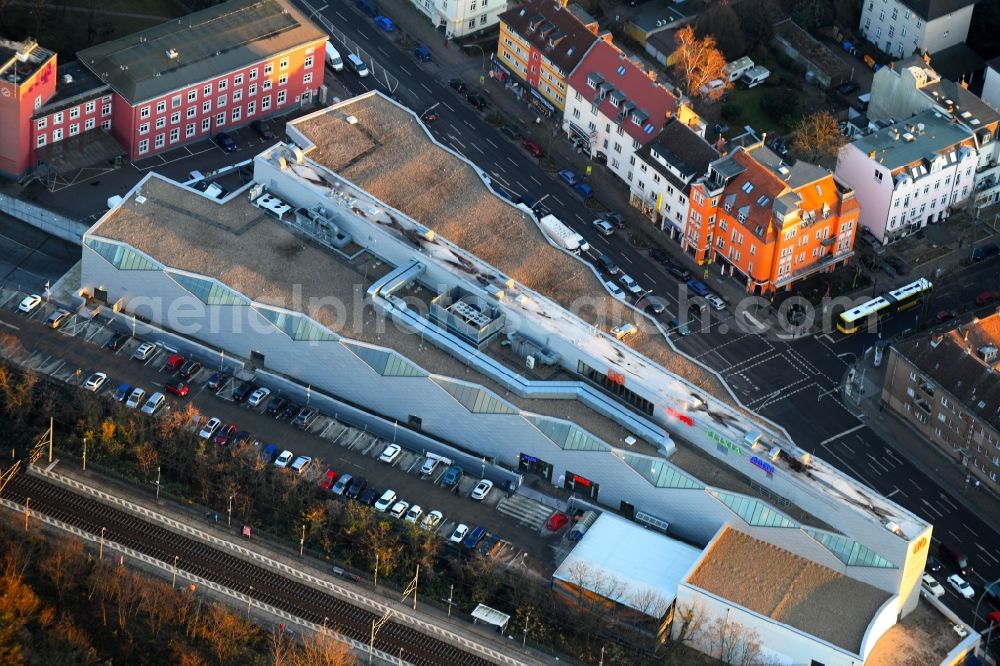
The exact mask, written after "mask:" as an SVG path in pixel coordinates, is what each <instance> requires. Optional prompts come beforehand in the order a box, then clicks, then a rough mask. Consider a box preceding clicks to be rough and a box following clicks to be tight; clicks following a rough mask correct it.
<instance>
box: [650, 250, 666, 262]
mask: <svg viewBox="0 0 1000 666" xmlns="http://www.w3.org/2000/svg"><path fill="white" fill-rule="evenodd" d="M649 258H650V259H652V260H653V261H655V262H656V263H658V264H663V265H667V264H669V263H670V253H669V252H667V251H666V250H664V249H663V248H662V247H654V248H652V249H651V250H650V251H649Z"/></svg>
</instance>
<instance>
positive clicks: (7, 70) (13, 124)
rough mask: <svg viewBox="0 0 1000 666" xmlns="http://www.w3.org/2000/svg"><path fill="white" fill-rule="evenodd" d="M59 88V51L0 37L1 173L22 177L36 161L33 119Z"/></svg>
mask: <svg viewBox="0 0 1000 666" xmlns="http://www.w3.org/2000/svg"><path fill="white" fill-rule="evenodd" d="M55 91H56V54H55V52H53V51H49V50H47V49H44V48H42V47H41V46H39V45H38V44H37V43H36V42H33V41H27V42H10V41H6V40H0V128H3V129H2V131H0V174H3V175H5V176H8V177H18V176H20V175H21V174H22V173H24V172H25V171H26V170H27V169H28V168H29V167H31V166H32V165H33V164H34V149H35V146H34V144H33V142H32V135H31V126H32V125H31V118H32V116H33V115H34V114H35V111H37V110H38V109H40V108H41V107H42V105H43V104H45V103H46V102H48V101H49V100H50V99H52V97H53V95H55Z"/></svg>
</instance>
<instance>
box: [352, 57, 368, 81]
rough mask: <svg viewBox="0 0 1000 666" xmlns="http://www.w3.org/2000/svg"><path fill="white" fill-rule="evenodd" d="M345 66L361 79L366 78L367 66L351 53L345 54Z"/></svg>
mask: <svg viewBox="0 0 1000 666" xmlns="http://www.w3.org/2000/svg"><path fill="white" fill-rule="evenodd" d="M347 66H348V67H350V68H351V70H352V71H353V72H354V73H355V74H357V75H358V76H360V77H361V78H365V77H366V76H368V65H366V64H365V63H364V61H363V60H362V59H361V58H359V57H358V56H356V55H354V54H353V53H348V54H347Z"/></svg>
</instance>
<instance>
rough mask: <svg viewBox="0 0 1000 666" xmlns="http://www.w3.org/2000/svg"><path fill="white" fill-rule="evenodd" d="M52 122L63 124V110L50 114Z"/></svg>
mask: <svg viewBox="0 0 1000 666" xmlns="http://www.w3.org/2000/svg"><path fill="white" fill-rule="evenodd" d="M147 110H148V109H147ZM146 115H149V114H146ZM52 124H53V125H62V124H63V112H62V111H60V112H59V113H57V114H56V115H54V116H52Z"/></svg>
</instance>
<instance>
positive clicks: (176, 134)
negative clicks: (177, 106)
mask: <svg viewBox="0 0 1000 666" xmlns="http://www.w3.org/2000/svg"><path fill="white" fill-rule="evenodd" d="M180 140H181V128H180V127H174V128H172V129H171V130H170V143H177V142H178V141H180Z"/></svg>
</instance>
